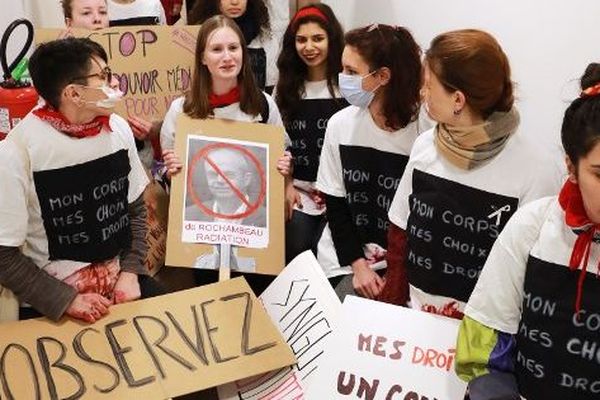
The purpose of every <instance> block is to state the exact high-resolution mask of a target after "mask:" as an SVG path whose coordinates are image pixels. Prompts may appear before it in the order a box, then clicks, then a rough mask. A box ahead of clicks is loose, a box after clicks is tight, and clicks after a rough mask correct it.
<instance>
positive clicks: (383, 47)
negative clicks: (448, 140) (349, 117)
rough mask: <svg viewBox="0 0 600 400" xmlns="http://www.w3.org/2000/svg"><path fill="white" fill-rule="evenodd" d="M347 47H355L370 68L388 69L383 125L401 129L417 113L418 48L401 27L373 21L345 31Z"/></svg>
mask: <svg viewBox="0 0 600 400" xmlns="http://www.w3.org/2000/svg"><path fill="white" fill-rule="evenodd" d="M346 46H351V47H352V48H354V49H355V50H356V51H357V52H358V54H360V56H361V57H362V58H363V59H364V60H365V62H366V63H367V64H368V65H369V70H370V71H375V70H377V69H379V68H382V67H387V68H389V70H390V72H391V77H390V81H389V83H388V84H387V85H385V86H384V87H383V102H382V111H383V115H384V116H385V124H386V125H387V126H389V127H390V128H392V129H394V130H398V129H401V128H404V127H405V126H406V125H408V124H409V123H411V122H412V121H414V120H416V118H417V116H418V114H419V108H420V104H421V97H420V95H419V91H420V89H421V82H422V75H423V72H422V69H423V68H422V66H421V48H420V47H419V45H418V44H417V43H416V42H415V39H414V38H413V36H412V35H411V34H410V32H409V31H408V30H407V29H406V28H403V27H401V26H389V25H384V24H373V25H370V26H366V27H363V28H358V29H354V30H351V31H350V32H348V33H346Z"/></svg>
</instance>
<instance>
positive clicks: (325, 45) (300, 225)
mask: <svg viewBox="0 0 600 400" xmlns="http://www.w3.org/2000/svg"><path fill="white" fill-rule="evenodd" d="M343 49H344V32H343V30H342V27H341V26H340V23H339V22H338V20H337V18H336V17H335V15H334V14H333V11H331V8H329V6H327V5H325V4H316V5H311V6H308V7H304V8H302V9H301V10H299V11H298V12H297V13H296V15H295V16H294V18H293V19H292V21H291V22H290V25H289V26H288V29H287V30H286V32H285V35H284V37H283V46H282V50H281V54H280V55H279V59H278V61H277V64H278V68H279V70H280V71H285V73H282V74H280V76H279V80H278V82H277V87H276V91H275V95H274V96H275V101H276V102H277V105H278V106H279V110H280V111H281V114H282V117H283V120H284V123H285V126H286V131H287V132H288V134H289V135H290V138H291V139H292V149H291V151H292V155H293V157H294V182H293V186H292V187H289V188H288V189H289V191H288V193H287V196H288V197H289V198H290V201H289V202H288V205H289V209H288V210H286V216H287V217H288V218H289V220H288V221H287V223H286V226H285V230H286V236H285V257H286V261H287V263H289V262H290V261H291V260H292V259H294V257H296V256H297V255H298V254H300V253H302V252H303V251H306V250H311V249H313V248H314V247H315V245H316V240H317V239H318V236H319V230H320V229H322V227H323V223H324V216H325V204H323V200H322V198H321V195H320V194H319V193H318V191H317V190H316V188H315V181H316V180H317V170H318V168H319V156H320V154H321V147H322V145H323V138H324V135H325V127H326V126H327V121H328V120H329V117H331V116H332V115H333V114H334V113H336V112H337V111H339V110H341V109H342V108H344V107H346V106H347V105H348V103H347V102H346V101H344V100H343V99H342V98H341V95H340V92H339V88H338V73H339V72H341V69H342V64H341V58H342V50H343ZM292 207H293V208H292Z"/></svg>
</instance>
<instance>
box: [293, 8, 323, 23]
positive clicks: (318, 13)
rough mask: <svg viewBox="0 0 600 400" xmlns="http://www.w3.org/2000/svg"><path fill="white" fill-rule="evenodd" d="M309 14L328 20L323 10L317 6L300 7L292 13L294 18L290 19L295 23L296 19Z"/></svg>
mask: <svg viewBox="0 0 600 400" xmlns="http://www.w3.org/2000/svg"><path fill="white" fill-rule="evenodd" d="M309 16H313V17H317V18H320V19H322V20H323V21H325V22H329V20H328V19H327V17H326V16H325V14H323V11H321V10H319V9H318V8H317V7H306V8H303V9H301V10H300V11H298V12H297V13H296V15H294V19H293V20H292V23H296V21H298V20H299V19H300V18H304V17H309Z"/></svg>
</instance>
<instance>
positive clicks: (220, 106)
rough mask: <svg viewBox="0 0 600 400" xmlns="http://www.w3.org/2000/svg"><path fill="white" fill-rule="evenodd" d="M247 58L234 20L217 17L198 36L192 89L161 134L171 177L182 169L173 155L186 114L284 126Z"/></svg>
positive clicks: (167, 117) (168, 116)
mask: <svg viewBox="0 0 600 400" xmlns="http://www.w3.org/2000/svg"><path fill="white" fill-rule="evenodd" d="M248 59H249V55H248V51H247V47H246V45H245V42H244V36H243V34H242V32H241V30H240V28H239V27H238V26H237V24H236V23H235V22H234V21H233V20H232V19H230V18H228V17H225V16H223V15H216V16H214V17H212V18H209V19H208V20H206V21H204V23H203V24H202V27H201V28H200V31H199V32H198V41H197V44H196V63H195V68H194V73H193V77H192V83H191V89H190V91H189V92H188V93H187V94H186V95H185V96H183V97H180V98H178V99H175V100H174V101H173V102H172V103H171V107H170V108H169V111H167V114H166V115H165V119H164V121H163V125H162V129H161V133H160V139H161V145H162V148H163V149H165V150H164V156H165V162H166V164H167V167H168V173H169V174H170V175H172V174H174V173H177V172H179V170H180V168H181V163H180V161H179V159H178V157H177V156H176V155H175V154H174V153H173V147H174V142H175V120H176V119H177V115H178V114H179V113H181V112H185V113H186V114H187V115H188V116H190V117H192V118H199V119H203V118H209V117H215V118H224V119H232V120H236V121H247V122H263V123H267V124H272V125H280V126H283V122H282V120H281V115H280V113H279V110H278V108H277V105H276V104H275V101H274V100H273V99H272V98H271V96H269V95H268V94H265V93H263V92H261V91H260V89H259V88H258V87H257V85H256V83H255V80H254V76H253V74H252V69H251V67H250V63H249V62H248ZM207 89H208V90H207ZM287 141H289V140H287Z"/></svg>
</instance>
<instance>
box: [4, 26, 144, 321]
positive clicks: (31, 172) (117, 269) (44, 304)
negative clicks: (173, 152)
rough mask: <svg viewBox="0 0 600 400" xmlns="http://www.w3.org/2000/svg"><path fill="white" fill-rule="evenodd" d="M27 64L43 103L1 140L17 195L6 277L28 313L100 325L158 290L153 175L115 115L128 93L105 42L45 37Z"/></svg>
mask: <svg viewBox="0 0 600 400" xmlns="http://www.w3.org/2000/svg"><path fill="white" fill-rule="evenodd" d="M29 70H30V73H31V78H32V80H33V84H34V85H35V88H36V89H37V91H38V92H39V94H40V96H42V97H43V98H44V100H45V101H46V103H45V105H44V106H42V107H38V108H36V109H34V110H33V111H32V112H31V113H30V114H29V115H27V117H25V118H24V119H23V121H21V123H20V124H19V125H18V126H17V127H16V128H15V129H14V130H13V131H12V132H11V133H10V134H9V135H8V137H7V139H6V140H5V141H3V142H2V146H0V162H1V163H2V165H0V182H2V186H3V187H4V188H10V192H11V195H10V196H1V197H0V216H1V217H0V284H1V285H2V286H4V287H6V288H8V289H10V290H11V291H12V292H14V293H15V294H16V296H17V297H18V298H19V300H20V301H21V302H22V303H27V304H30V305H31V306H32V307H33V308H34V309H35V310H37V312H35V311H33V310H31V308H29V307H27V308H24V309H23V310H22V311H23V315H22V316H36V315H37V316H39V315H42V314H43V315H45V316H47V317H49V318H52V319H54V320H58V319H59V318H60V317H61V316H63V315H65V314H66V315H68V316H71V317H73V318H77V319H81V320H85V321H88V322H94V321H96V320H98V319H99V318H101V317H102V316H103V315H105V314H106V313H107V312H108V308H109V307H110V305H111V304H113V303H121V302H125V301H130V300H134V299H136V298H139V297H140V295H142V296H144V294H146V295H148V294H150V292H148V291H146V289H145V288H147V289H148V290H149V291H152V292H154V293H156V291H155V290H154V289H152V286H148V285H151V283H152V281H151V278H147V279H146V278H142V276H143V275H146V274H147V271H146V268H145V266H144V264H143V257H144V255H145V251H146V248H145V247H146V245H145V240H144V237H145V233H146V224H145V218H146V211H145V207H144V201H143V199H142V193H143V192H144V189H145V187H146V185H147V183H148V179H147V177H146V174H145V172H144V169H143V167H142V165H141V163H140V160H139V158H138V156H137V152H136V150H135V144H134V142H133V135H132V133H131V130H130V128H129V126H128V125H127V123H126V122H125V120H123V119H122V118H121V117H119V116H117V115H116V114H113V111H112V110H113V107H114V106H115V103H116V102H117V101H118V100H119V99H120V96H121V93H120V92H119V91H118V90H117V87H118V84H117V81H116V79H114V78H113V76H112V73H111V70H110V68H109V66H108V65H107V55H106V53H105V51H104V49H103V48H102V47H101V46H100V45H98V44H97V43H95V42H92V41H91V40H89V39H74V38H67V39H62V40H57V41H53V42H48V43H44V44H41V45H40V46H38V48H37V49H36V50H35V52H34V53H33V55H32V56H31V59H30V63H29ZM7 190H8V189H7ZM138 276H140V277H139V280H138Z"/></svg>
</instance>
